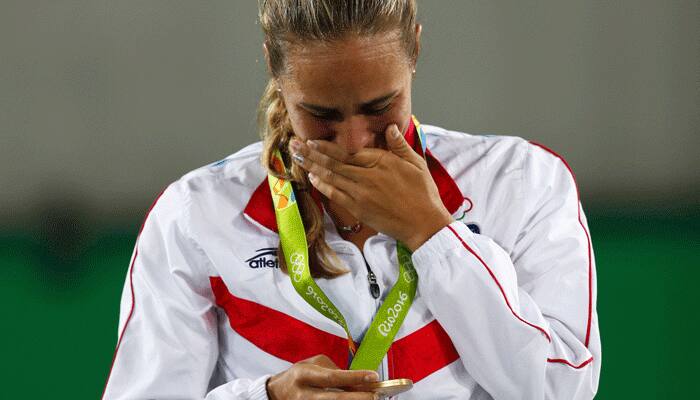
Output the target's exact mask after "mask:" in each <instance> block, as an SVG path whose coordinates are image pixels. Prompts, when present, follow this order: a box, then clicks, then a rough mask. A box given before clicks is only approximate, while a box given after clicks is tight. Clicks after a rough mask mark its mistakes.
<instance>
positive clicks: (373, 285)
mask: <svg viewBox="0 0 700 400" xmlns="http://www.w3.org/2000/svg"><path fill="white" fill-rule="evenodd" d="M365 266H366V267H367V280H368V281H369V293H370V294H371V295H372V297H373V298H374V300H377V299H378V298H379V294H380V293H379V284H378V283H377V276H376V275H374V272H372V268H370V267H369V263H368V262H367V260H365Z"/></svg>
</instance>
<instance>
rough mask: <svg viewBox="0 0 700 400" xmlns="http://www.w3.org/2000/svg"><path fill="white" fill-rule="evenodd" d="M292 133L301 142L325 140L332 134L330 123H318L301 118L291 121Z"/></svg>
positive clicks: (314, 120) (315, 120) (312, 119)
mask: <svg viewBox="0 0 700 400" xmlns="http://www.w3.org/2000/svg"><path fill="white" fill-rule="evenodd" d="M292 128H293V129H294V133H295V134H296V135H297V136H298V137H299V138H301V139H302V140H314V139H326V138H328V137H329V136H331V135H332V134H333V128H332V124H331V123H330V122H323V121H319V120H317V119H315V118H301V119H298V120H297V121H296V123H295V122H294V121H292Z"/></svg>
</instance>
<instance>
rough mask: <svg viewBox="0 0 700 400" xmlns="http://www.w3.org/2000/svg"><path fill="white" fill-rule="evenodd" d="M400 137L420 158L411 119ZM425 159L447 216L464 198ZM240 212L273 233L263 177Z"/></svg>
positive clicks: (430, 160) (272, 215)
mask: <svg viewBox="0 0 700 400" xmlns="http://www.w3.org/2000/svg"><path fill="white" fill-rule="evenodd" d="M404 137H405V138H406V142H408V144H409V145H410V146H411V147H412V148H413V150H415V151H416V153H418V154H420V155H423V149H422V148H421V145H420V140H419V139H418V130H417V129H416V125H415V124H414V122H413V118H411V120H410V122H409V125H408V128H407V129H406V132H405V133H404ZM425 159H426V161H427V163H428V169H429V170H430V175H431V176H432V177H433V180H434V181H435V184H436V185H437V188H438V191H439V193H440V198H441V199H442V203H443V204H444V205H445V208H447V210H448V211H449V212H450V214H454V213H455V212H456V211H457V209H458V208H459V206H460V205H461V204H462V202H463V201H464V196H463V195H462V192H461V190H460V189H459V187H458V186H457V184H456V183H455V181H454V179H452V177H451V176H450V174H449V173H448V172H447V170H446V169H445V167H443V166H442V164H441V163H440V161H439V160H438V159H437V158H436V157H435V156H434V155H433V154H432V153H431V152H430V149H426V152H425ZM311 195H312V197H313V198H314V200H316V204H317V205H318V206H319V207H320V208H323V205H322V203H321V201H320V193H319V192H318V191H317V190H316V189H312V192H311ZM243 213H244V214H245V215H246V216H248V217H249V218H251V219H252V220H254V221H255V222H257V223H259V224H260V225H262V226H264V227H266V228H268V229H270V230H272V231H274V232H277V220H276V218H275V208H274V206H273V204H272V197H271V194H270V185H269V184H268V183H267V175H265V178H264V179H263V181H262V182H261V183H260V185H258V187H257V189H255V191H254V192H253V194H252V195H251V196H250V200H248V204H247V205H246V207H245V210H244V211H243Z"/></svg>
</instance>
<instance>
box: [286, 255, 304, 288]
mask: <svg viewBox="0 0 700 400" xmlns="http://www.w3.org/2000/svg"><path fill="white" fill-rule="evenodd" d="M289 262H290V263H291V264H292V274H293V275H294V282H301V278H302V275H303V273H304V266H305V263H304V255H303V254H301V253H294V254H292V256H291V257H289Z"/></svg>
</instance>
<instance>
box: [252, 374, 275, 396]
mask: <svg viewBox="0 0 700 400" xmlns="http://www.w3.org/2000/svg"><path fill="white" fill-rule="evenodd" d="M270 376H271V375H269V374H268V375H263V376H261V377H259V378H258V379H256V380H254V381H253V382H252V383H251V384H250V386H249V387H248V398H249V399H250V400H268V397H267V388H266V387H265V386H266V385H267V380H268V379H269V378H270Z"/></svg>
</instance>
